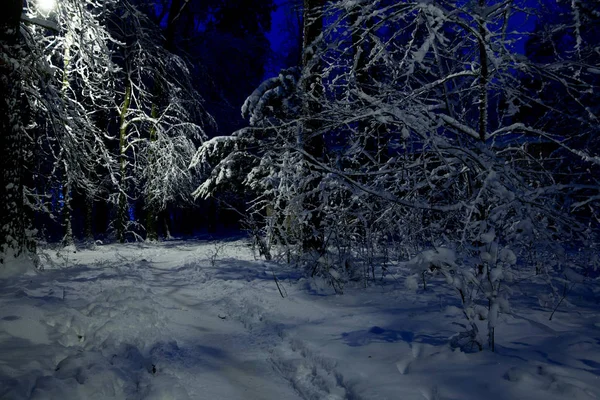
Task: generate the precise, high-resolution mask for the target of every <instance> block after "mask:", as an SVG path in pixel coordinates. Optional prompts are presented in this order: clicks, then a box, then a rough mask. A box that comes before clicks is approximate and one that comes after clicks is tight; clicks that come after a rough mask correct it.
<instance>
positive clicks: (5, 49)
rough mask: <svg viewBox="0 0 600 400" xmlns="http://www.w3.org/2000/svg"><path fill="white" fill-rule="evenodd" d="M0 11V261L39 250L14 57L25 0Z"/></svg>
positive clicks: (12, 0)
mask: <svg viewBox="0 0 600 400" xmlns="http://www.w3.org/2000/svg"><path fill="white" fill-rule="evenodd" d="M4 3H5V4H3V7H2V13H0V93H1V94H2V96H0V149H1V151H2V154H3V156H2V158H1V160H0V167H1V169H0V197H1V198H2V199H3V202H2V205H1V208H0V263H2V262H4V261H5V260H4V257H5V255H7V254H8V253H12V255H14V256H15V257H16V256H19V255H21V254H23V253H26V252H28V251H29V252H35V242H34V241H33V239H32V237H31V234H30V233H29V232H31V229H30V228H31V223H30V220H29V218H28V215H27V210H26V208H25V174H26V171H28V169H27V168H26V165H25V164H26V162H27V156H26V155H27V154H28V152H29V150H31V149H30V147H29V143H28V141H27V138H26V137H25V135H24V134H23V130H24V124H23V113H24V111H23V107H24V106H25V104H24V101H23V98H22V96H23V93H22V88H21V85H20V82H21V81H22V79H23V78H22V75H21V71H18V70H16V69H15V68H14V64H13V63H12V62H11V59H17V60H19V59H20V57H21V55H20V54H19V53H20V52H19V48H18V47H19V43H18V42H19V23H20V19H21V12H22V6H23V3H22V1H21V0H8V2H6V1H5V2H4Z"/></svg>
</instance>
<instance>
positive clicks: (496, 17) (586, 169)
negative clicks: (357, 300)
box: [195, 0, 600, 348]
mask: <svg viewBox="0 0 600 400" xmlns="http://www.w3.org/2000/svg"><path fill="white" fill-rule="evenodd" d="M304 19H305V22H304V27H305V30H304V37H305V41H304V58H303V63H302V65H301V66H300V69H298V70H296V69H288V70H284V71H282V72H281V73H280V75H279V76H278V77H275V78H272V79H269V80H267V81H265V82H263V83H262V84H261V85H259V87H258V88H257V89H256V90H255V91H254V93H253V94H252V95H251V96H250V97H249V98H248V99H247V100H246V103H245V105H244V107H243V110H242V111H243V113H244V115H245V116H247V117H248V118H249V121H250V126H249V127H248V128H245V129H242V130H240V131H238V132H236V133H235V134H234V135H233V136H229V137H221V138H215V139H213V140H211V141H209V142H207V143H206V144H205V145H204V146H202V148H201V149H200V151H199V153H198V155H197V157H196V158H195V163H197V164H198V165H203V166H204V167H205V168H206V169H207V170H208V171H212V173H211V175H210V176H209V177H208V178H207V179H206V180H205V181H204V183H203V184H202V185H201V186H200V187H199V188H198V190H197V191H196V195H197V196H210V195H215V194H217V193H219V192H221V191H224V190H231V188H232V186H233V187H234V188H235V189H233V190H236V191H241V190H244V191H246V193H248V194H249V195H250V196H252V199H253V200H252V201H251V203H250V205H249V207H248V209H247V210H246V213H247V216H248V223H249V226H250V227H251V228H252V232H253V233H254V235H255V236H256V241H257V243H258V244H259V245H260V247H261V251H262V252H263V253H264V254H265V255H267V256H268V257H271V256H275V255H282V256H284V257H285V258H287V259H288V260H290V261H291V260H295V261H296V262H300V263H301V264H303V265H305V266H306V267H307V268H308V270H309V271H310V272H311V273H312V274H321V275H323V276H325V277H327V278H328V279H329V280H330V281H331V283H332V284H333V285H334V286H335V287H336V288H337V289H338V290H341V288H342V285H343V283H344V282H346V281H348V280H349V279H363V280H364V279H366V280H368V279H375V278H377V277H378V276H380V275H381V274H385V273H386V266H387V265H389V264H390V263H396V264H397V263H402V264H403V265H405V266H406V267H408V268H412V270H413V273H414V277H418V278H419V280H420V281H421V282H422V284H423V285H425V286H426V284H427V279H429V277H430V276H432V275H441V276H443V277H444V278H445V279H446V281H447V283H448V284H449V285H450V287H452V288H454V290H456V293H457V296H458V298H459V300H460V303H461V304H462V305H463V309H464V315H465V317H466V320H467V324H466V326H467V329H466V330H465V332H464V334H462V335H460V336H459V337H457V338H456V341H457V342H469V343H475V344H477V345H478V346H479V347H481V346H482V343H483V339H482V337H481V334H480V333H479V331H480V323H479V322H478V321H482V320H484V321H486V322H485V323H486V324H487V332H488V340H489V343H490V345H491V347H492V348H493V346H494V328H495V325H496V320H497V316H498V314H499V313H501V312H507V311H508V310H509V303H508V298H509V295H510V286H511V284H512V282H516V281H519V280H521V279H525V278H526V277H529V276H532V275H533V276H535V275H538V276H545V277H547V282H548V283H549V285H550V287H551V289H552V290H553V291H554V296H555V300H556V299H557V298H558V297H559V293H558V292H559V290H558V285H562V284H563V283H564V281H565V280H567V281H569V280H577V279H579V278H577V277H581V276H583V275H586V274H588V273H589V268H591V267H590V265H591V264H588V263H584V265H582V266H581V268H580V270H579V271H578V272H574V271H573V269H572V267H573V265H571V264H570V263H569V262H568V259H567V258H566V257H564V256H563V255H564V254H565V249H573V248H577V247H582V246H583V247H588V248H589V247H592V246H596V244H597V238H596V237H597V236H596V235H597V231H598V222H599V220H598V214H597V206H598V199H599V197H598V189H599V186H598V181H597V178H596V177H597V176H598V172H599V171H598V168H599V166H600V162H599V161H600V158H599V156H600V148H599V147H598V145H597V137H598V123H597V122H598V106H597V92H598V77H599V72H600V70H599V69H598V68H597V60H598V52H597V45H596V42H595V40H594V37H596V33H597V30H598V21H599V19H600V14H599V10H598V7H597V6H592V5H589V4H587V3H586V4H583V3H582V2H578V1H575V2H568V3H567V2H560V1H557V2H540V4H537V5H534V4H533V2H531V1H520V0H514V1H493V0H477V1H468V2H453V1H444V0H439V1H427V2H419V1H417V2H411V1H400V2H399V1H391V2H390V1H387V0H379V1H330V2H311V1H307V2H305V18H304ZM317 27H318V28H317ZM523 48H524V49H525V50H523ZM307 243H309V245H308V246H307ZM556 277H560V279H559V280H558V281H557V280H555V278H556ZM544 279H546V278H544Z"/></svg>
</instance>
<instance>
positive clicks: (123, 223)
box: [116, 80, 131, 243]
mask: <svg viewBox="0 0 600 400" xmlns="http://www.w3.org/2000/svg"><path fill="white" fill-rule="evenodd" d="M125 85H126V87H125V98H124V99H123V105H122V107H121V115H120V123H119V171H120V175H121V176H120V183H119V201H118V205H117V207H118V209H117V227H116V228H117V239H118V240H119V242H121V243H125V231H126V228H127V221H128V210H127V208H128V204H127V154H126V152H127V121H126V117H127V113H128V112H129V106H130V105H131V83H130V82H129V80H126V83H125Z"/></svg>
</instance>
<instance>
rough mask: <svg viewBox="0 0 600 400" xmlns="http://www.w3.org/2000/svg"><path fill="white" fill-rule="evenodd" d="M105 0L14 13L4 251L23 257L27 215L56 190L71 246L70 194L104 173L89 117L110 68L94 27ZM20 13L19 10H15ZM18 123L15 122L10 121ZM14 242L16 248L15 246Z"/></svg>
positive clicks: (28, 236)
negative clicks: (99, 169) (99, 168)
mask: <svg viewBox="0 0 600 400" xmlns="http://www.w3.org/2000/svg"><path fill="white" fill-rule="evenodd" d="M109 3H110V2H95V1H91V0H90V1H86V2H80V1H77V2H75V1H64V2H60V4H57V8H56V9H54V10H52V11H45V10H42V9H38V6H37V4H36V3H34V2H32V3H30V4H28V7H27V8H26V9H24V10H23V15H21V13H20V12H19V20H18V22H19V29H18V30H17V31H15V32H14V35H13V39H12V43H11V44H10V45H8V46H9V47H7V49H6V51H4V52H3V53H2V54H3V57H4V63H3V64H4V65H7V66H9V65H10V66H11V67H10V69H11V70H12V71H10V72H8V73H7V74H6V75H3V77H5V78H6V79H8V80H9V81H8V83H7V85H8V86H10V87H11V88H12V89H11V90H7V91H6V92H5V95H6V101H7V102H9V103H11V110H12V111H11V112H9V113H8V115H11V118H12V119H13V120H14V122H13V124H12V126H11V128H10V129H9V130H10V133H9V132H8V130H7V131H6V135H3V136H5V140H6V144H5V146H4V150H5V152H7V154H8V158H10V161H8V160H7V165H6V166H5V168H4V171H5V173H6V175H12V178H8V179H7V180H8V181H11V182H12V183H11V182H8V183H7V184H6V185H3V186H4V188H5V190H7V191H11V192H12V193H10V194H8V196H7V197H10V198H12V199H17V200H16V201H11V202H7V208H8V210H7V212H6V213H3V215H4V216H6V218H7V221H6V223H4V224H3V227H4V228H5V229H6V233H5V235H3V239H2V242H3V245H4V246H6V247H7V248H4V249H3V253H6V252H7V249H8V248H9V247H10V248H13V252H14V253H15V254H19V253H22V252H23V250H24V249H25V247H29V248H30V249H31V246H25V245H24V243H26V242H30V243H31V242H32V240H33V234H34V232H33V230H32V225H31V222H29V221H28V220H27V215H31V213H32V212H33V211H38V212H44V213H45V212H48V211H50V210H49V208H48V207H47V205H48V203H49V202H48V201H47V200H48V197H49V193H50V192H51V191H52V189H54V191H55V192H56V191H59V192H61V194H60V196H61V197H63V204H64V206H63V207H62V216H63V221H64V227H65V231H64V233H65V236H64V237H65V240H66V242H70V240H71V239H70V238H71V235H72V233H71V228H70V198H71V193H72V191H74V190H81V191H83V192H85V193H88V194H89V195H90V196H92V195H93V193H94V192H95V186H96V182H97V176H96V175H95V174H94V172H95V171H96V169H97V166H99V165H102V166H103V167H104V168H106V171H108V173H109V174H110V171H111V167H110V165H111V157H110V154H109V153H108V151H107V149H106V146H105V144H104V136H105V133H104V132H102V131H101V130H100V129H98V128H97V126H96V121H95V114H94V112H95V111H97V110H99V109H101V107H104V106H106V105H107V104H109V103H108V100H109V99H110V97H109V94H110V86H111V85H110V82H111V79H110V76H111V74H112V73H113V72H114V65H113V64H112V62H111V61H110V52H108V51H107V47H108V45H107V44H108V42H110V41H111V40H112V39H111V38H110V35H108V34H107V33H106V30H104V29H103V28H102V25H101V21H102V18H103V17H104V15H105V14H104V13H105V11H106V8H105V6H106V5H108V4H109ZM19 11H21V8H19ZM17 121H18V122H17ZM15 243H16V244H15Z"/></svg>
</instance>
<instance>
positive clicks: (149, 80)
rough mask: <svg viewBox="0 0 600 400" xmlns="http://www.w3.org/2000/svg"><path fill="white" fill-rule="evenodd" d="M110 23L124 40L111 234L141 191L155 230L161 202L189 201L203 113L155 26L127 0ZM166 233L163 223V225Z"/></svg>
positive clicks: (124, 227)
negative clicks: (118, 181)
mask: <svg viewBox="0 0 600 400" xmlns="http://www.w3.org/2000/svg"><path fill="white" fill-rule="evenodd" d="M111 30H112V31H113V32H114V35H115V37H117V38H118V39H119V41H120V42H122V45H120V46H119V47H118V48H116V49H115V59H117V60H118V61H117V62H118V63H119V65H121V68H122V74H121V75H120V77H119V78H120V82H121V84H122V89H121V90H119V92H120V93H119V95H118V96H116V98H115V101H116V103H115V108H116V109H117V110H118V114H119V155H118V158H119V166H120V167H119V176H120V178H119V179H120V185H119V189H120V190H119V192H118V194H117V196H116V198H115V203H116V204H117V210H118V211H117V218H116V220H115V224H116V232H117V237H118V239H119V240H120V241H124V240H125V234H126V232H127V231H128V230H129V228H128V224H130V223H131V222H132V221H130V216H129V212H128V209H129V202H130V200H134V199H136V198H137V197H138V196H142V197H143V202H144V208H145V212H146V214H147V218H146V222H145V225H146V230H147V233H148V235H147V236H148V238H150V239H156V238H157V228H156V223H157V219H158V214H159V213H160V212H162V211H163V210H165V209H166V207H167V205H169V204H173V203H175V202H180V201H190V200H191V198H190V196H189V194H190V193H191V192H192V190H193V187H194V185H195V184H196V183H194V180H193V179H194V171H193V170H191V169H189V168H188V166H189V163H190V161H191V158H192V156H193V154H194V153H195V151H196V145H197V144H199V143H201V142H202V141H203V140H204V131H203V129H202V124H203V122H205V121H207V120H208V118H207V116H206V113H205V112H204V110H203V106H202V100H201V98H200V96H199V95H198V93H197V91H196V90H195V88H194V86H193V83H192V80H191V76H190V75H191V74H190V70H189V67H188V65H187V64H186V62H185V61H184V60H183V59H182V58H181V57H179V56H177V55H175V54H173V53H172V52H170V51H169V50H167V47H171V46H169V45H165V44H164V39H163V36H162V35H161V31H160V29H159V27H158V26H157V25H156V24H154V23H153V22H152V21H151V19H150V18H149V17H148V16H147V15H146V14H144V13H142V12H141V11H139V10H138V9H137V8H136V7H134V6H133V5H132V4H128V3H127V2H123V1H121V2H120V3H119V5H118V7H115V9H114V10H113V15H112V18H111ZM166 234H167V235H168V231H167V232H166Z"/></svg>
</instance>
